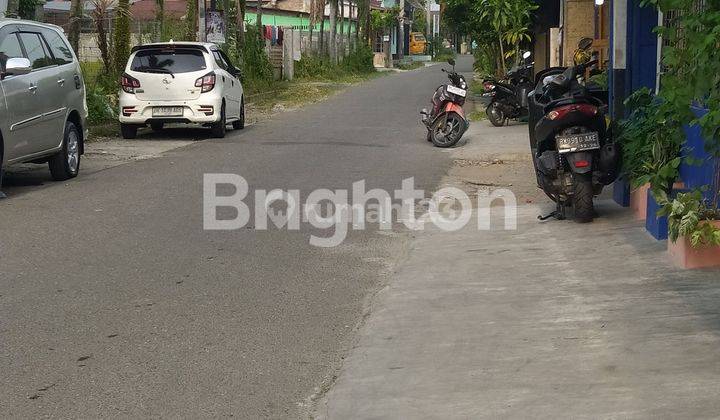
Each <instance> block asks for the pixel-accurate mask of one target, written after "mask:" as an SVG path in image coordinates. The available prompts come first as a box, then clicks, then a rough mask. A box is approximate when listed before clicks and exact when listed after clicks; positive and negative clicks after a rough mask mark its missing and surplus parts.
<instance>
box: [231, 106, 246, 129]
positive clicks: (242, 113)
mask: <svg viewBox="0 0 720 420" xmlns="http://www.w3.org/2000/svg"><path fill="white" fill-rule="evenodd" d="M233 128H234V129H235V130H242V129H243V128H245V99H242V100H241V101H240V118H239V119H238V120H236V121H233Z"/></svg>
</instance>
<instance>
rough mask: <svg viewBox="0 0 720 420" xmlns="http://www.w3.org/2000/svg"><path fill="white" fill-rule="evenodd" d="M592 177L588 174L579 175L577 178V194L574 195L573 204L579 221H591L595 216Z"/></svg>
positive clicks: (576, 219) (576, 218)
mask: <svg viewBox="0 0 720 420" xmlns="http://www.w3.org/2000/svg"><path fill="white" fill-rule="evenodd" d="M594 196H595V192H594V190H593V185H592V178H591V177H590V176H587V175H579V176H577V177H576V178H575V194H573V197H572V205H573V209H574V210H575V221H576V222H578V223H590V222H592V221H593V219H594V218H595V208H594V206H593V197H594Z"/></svg>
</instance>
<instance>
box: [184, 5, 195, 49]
mask: <svg viewBox="0 0 720 420" xmlns="http://www.w3.org/2000/svg"><path fill="white" fill-rule="evenodd" d="M185 24H186V25H187V26H186V28H185V39H187V40H188V41H195V38H196V37H197V1H195V0H186V3H185Z"/></svg>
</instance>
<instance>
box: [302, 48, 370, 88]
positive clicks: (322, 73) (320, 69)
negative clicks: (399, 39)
mask: <svg viewBox="0 0 720 420" xmlns="http://www.w3.org/2000/svg"><path fill="white" fill-rule="evenodd" d="M374 71H375V67H374V66H373V52H372V50H371V49H370V47H368V46H365V45H363V46H360V47H358V48H356V49H354V50H353V51H351V52H350V54H348V55H347V56H346V57H345V58H344V59H343V61H342V62H341V63H340V64H338V65H334V64H332V63H331V62H330V59H329V58H328V57H326V56H319V55H305V56H303V57H302V58H301V59H300V61H298V62H297V63H296V64H295V77H296V78H298V79H324V80H337V79H339V78H342V77H345V76H352V75H358V74H367V73H372V72H374Z"/></svg>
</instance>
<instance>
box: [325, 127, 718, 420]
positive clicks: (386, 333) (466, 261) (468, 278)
mask: <svg viewBox="0 0 720 420" xmlns="http://www.w3.org/2000/svg"><path fill="white" fill-rule="evenodd" d="M479 124H483V123H479ZM474 133H475V134H477V133H478V132H477V131H475V132H474ZM518 133H519V131H518ZM480 141H481V140H479V139H477V138H475V137H474V136H471V138H470V139H469V144H472V143H473V142H480ZM508 141H510V142H511V143H513V144H514V146H513V145H511V146H508V147H509V148H510V149H512V148H513V147H518V148H519V146H518V145H519V144H520V142H521V141H527V140H526V139H523V138H522V137H521V136H520V135H519V134H518V136H515V137H513V138H512V139H510V140H508ZM476 144H480V143H476ZM488 144H490V142H488ZM473 147H474V146H473ZM488 149H489V150H485V152H484V153H492V152H493V150H492V149H493V148H492V147H490V146H488ZM518 150H519V149H518ZM455 153H458V152H457V151H456V152H455ZM462 153H467V150H466V151H463V152H462ZM531 181H532V180H531ZM549 208H551V206H550V205H549V203H546V202H541V203H539V204H538V203H533V204H528V205H521V206H520V207H519V209H518V229H517V231H504V230H501V227H502V224H501V223H500V220H499V219H500V216H501V214H495V215H494V217H495V218H496V220H494V223H493V226H494V230H492V231H479V230H478V229H477V224H476V223H471V224H469V225H468V226H466V227H465V228H464V229H463V230H461V231H459V232H442V231H440V230H437V229H429V230H426V231H424V232H421V233H418V234H416V237H415V239H414V240H413V242H412V245H411V250H410V253H409V255H408V259H407V261H406V263H405V264H404V265H402V266H401V267H400V269H399V270H398V271H397V272H396V273H395V275H394V276H393V278H392V279H391V281H390V282H389V284H388V286H387V287H385V288H384V289H383V290H381V291H380V292H379V293H378V294H377V295H376V297H375V299H374V300H373V304H372V307H371V311H370V315H369V316H368V318H367V321H366V322H365V324H364V325H363V326H362V327H361V329H360V332H359V338H358V340H357V342H356V345H355V347H354V348H353V350H352V351H351V353H350V355H349V356H348V357H347V358H346V361H345V364H344V367H343V370H342V372H341V374H340V375H339V377H338V379H337V381H336V382H335V384H334V386H333V387H332V388H331V389H330V390H329V391H328V393H327V394H326V395H325V397H324V399H323V400H322V401H320V403H319V404H318V407H317V417H319V418H329V419H349V418H353V419H371V418H372V419H379V418H413V419H417V418H548V419H556V418H651V417H652V418H658V417H659V418H698V417H702V418H708V417H714V416H715V415H717V413H718V411H719V410H720V352H719V351H718V346H720V283H719V282H718V281H717V280H718V278H720V276H719V275H718V274H719V273H718V272H717V271H692V272H690V271H677V270H675V269H673V268H671V267H670V265H669V264H668V262H667V259H666V257H665V243H662V242H655V241H654V240H653V239H652V238H651V237H650V236H649V235H647V234H646V233H645V231H644V228H643V226H641V225H640V224H639V223H638V222H635V221H634V220H633V219H632V218H631V216H630V214H629V211H627V210H626V209H622V208H620V207H618V206H616V205H615V204H614V203H612V202H610V201H606V200H604V201H600V202H598V204H597V208H598V213H599V214H600V217H599V218H598V219H597V220H596V221H595V222H594V223H592V224H588V225H579V224H576V223H574V222H572V221H562V222H560V221H548V222H545V223H540V222H538V221H537V220H536V216H537V215H538V214H539V213H540V212H542V211H545V210H547V209H549Z"/></svg>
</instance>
